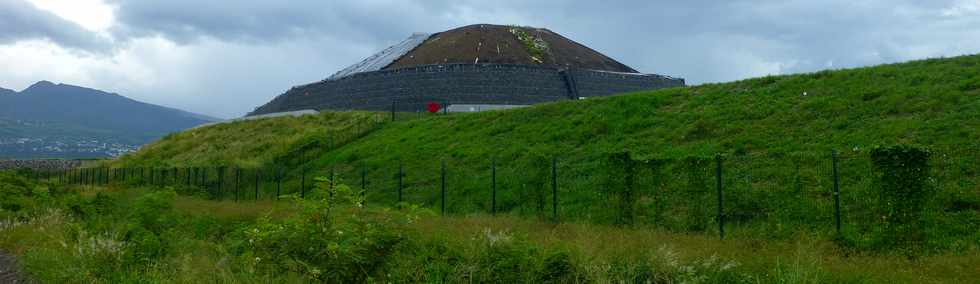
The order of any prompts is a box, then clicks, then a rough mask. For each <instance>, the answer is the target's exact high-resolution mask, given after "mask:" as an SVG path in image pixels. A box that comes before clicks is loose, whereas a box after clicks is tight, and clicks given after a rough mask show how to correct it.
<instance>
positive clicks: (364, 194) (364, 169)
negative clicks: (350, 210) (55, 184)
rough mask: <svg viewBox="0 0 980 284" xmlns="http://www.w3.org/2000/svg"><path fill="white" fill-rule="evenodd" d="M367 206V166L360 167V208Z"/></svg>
mask: <svg viewBox="0 0 980 284" xmlns="http://www.w3.org/2000/svg"><path fill="white" fill-rule="evenodd" d="M366 204H367V166H364V165H361V206H364V205H366Z"/></svg>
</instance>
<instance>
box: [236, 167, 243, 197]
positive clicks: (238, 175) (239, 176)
mask: <svg viewBox="0 0 980 284" xmlns="http://www.w3.org/2000/svg"><path fill="white" fill-rule="evenodd" d="M241 182H242V168H239V167H235V201H238V199H239V195H240V194H241V192H240V191H239V187H238V186H239V184H240V183H241Z"/></svg>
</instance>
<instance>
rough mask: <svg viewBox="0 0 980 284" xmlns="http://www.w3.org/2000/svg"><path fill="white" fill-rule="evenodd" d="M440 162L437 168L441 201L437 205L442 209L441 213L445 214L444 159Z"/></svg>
mask: <svg viewBox="0 0 980 284" xmlns="http://www.w3.org/2000/svg"><path fill="white" fill-rule="evenodd" d="M441 164H442V165H441V167H440V170H439V173H440V182H439V188H440V195H441V203H440V205H439V207H440V209H442V215H446V160H445V159H443V160H442V162H441Z"/></svg>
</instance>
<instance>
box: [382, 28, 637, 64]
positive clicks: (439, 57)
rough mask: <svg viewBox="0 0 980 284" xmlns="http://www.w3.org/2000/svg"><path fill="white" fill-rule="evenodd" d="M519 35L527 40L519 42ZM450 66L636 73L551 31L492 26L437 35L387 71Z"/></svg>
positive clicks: (396, 61) (450, 31)
mask: <svg viewBox="0 0 980 284" xmlns="http://www.w3.org/2000/svg"><path fill="white" fill-rule="evenodd" d="M518 34H520V35H521V36H522V37H524V38H523V39H519V38H518ZM535 42H536V43H535ZM535 44H536V45H535ZM446 63H466V64H474V63H497V64H525V65H547V66H558V67H574V68H585V69H593V70H604V71H614V72H629V73H636V70H633V68H630V67H629V66H626V65H624V64H622V63H619V62H617V61H616V60H613V59H612V58H609V57H607V56H605V55H602V54H601V53H599V52H596V51H595V50H592V49H590V48H588V47H586V46H584V45H582V44H579V43H577V42H574V41H572V40H570V39H568V38H565V37H563V36H561V35H559V34H557V33H555V32H552V31H550V30H548V29H538V28H531V27H514V26H501V25H490V24H479V25H469V26H465V27H460V28H456V29H452V30H448V31H444V32H441V33H437V34H434V35H432V36H431V37H429V39H428V40H426V41H425V42H424V43H422V44H421V45H419V46H418V47H416V48H415V49H414V50H412V51H411V52H409V53H407V54H405V55H404V56H402V57H400V58H398V60H395V62H392V63H391V64H390V65H389V66H387V67H385V69H397V68H403V67H411V66H416V65H429V64H446Z"/></svg>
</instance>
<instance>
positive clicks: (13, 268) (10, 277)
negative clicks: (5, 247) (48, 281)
mask: <svg viewBox="0 0 980 284" xmlns="http://www.w3.org/2000/svg"><path fill="white" fill-rule="evenodd" d="M25 279H26V278H24V277H22V276H21V275H20V273H18V272H17V262H16V260H14V258H13V257H12V256H10V255H8V254H6V253H4V252H2V251H0V283H4V284H6V283H34V282H32V281H28V280H25Z"/></svg>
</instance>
